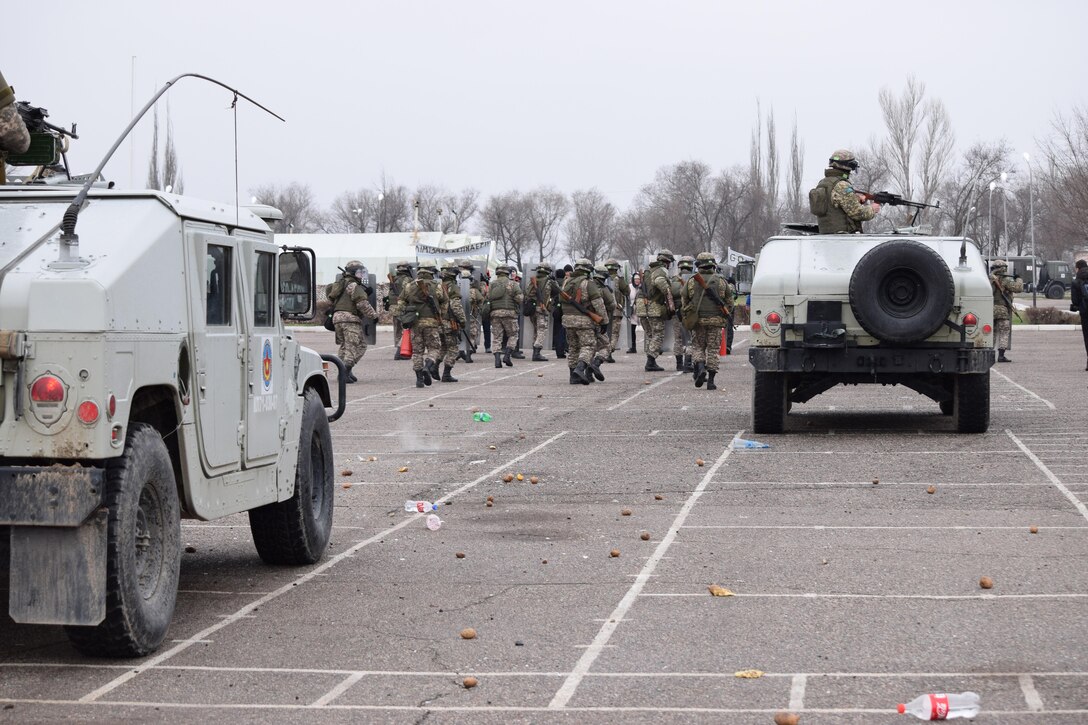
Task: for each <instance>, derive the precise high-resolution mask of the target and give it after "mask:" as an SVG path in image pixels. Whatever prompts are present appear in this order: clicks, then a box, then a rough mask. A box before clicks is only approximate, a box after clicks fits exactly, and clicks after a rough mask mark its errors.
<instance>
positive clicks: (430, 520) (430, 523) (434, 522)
mask: <svg viewBox="0 0 1088 725" xmlns="http://www.w3.org/2000/svg"><path fill="white" fill-rule="evenodd" d="M427 528H428V529H430V530H431V531H438V530H439V529H441V528H442V519H440V518H438V514H431V515H430V516H428V517H427Z"/></svg>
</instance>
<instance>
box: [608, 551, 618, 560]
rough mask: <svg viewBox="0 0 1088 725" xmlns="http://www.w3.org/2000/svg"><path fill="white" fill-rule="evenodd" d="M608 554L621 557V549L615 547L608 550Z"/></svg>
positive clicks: (614, 557)
mask: <svg viewBox="0 0 1088 725" xmlns="http://www.w3.org/2000/svg"><path fill="white" fill-rule="evenodd" d="M608 555H609V556H611V557H612V558H613V559H616V558H619V555H620V550H619V549H613V550H612V551H610V552H608Z"/></svg>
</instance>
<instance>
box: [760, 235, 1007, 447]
mask: <svg viewBox="0 0 1088 725" xmlns="http://www.w3.org/2000/svg"><path fill="white" fill-rule="evenodd" d="M751 319H752V338H751V339H752V346H751V348H750V350H749V354H748V358H749V361H750V362H751V363H752V365H753V367H754V368H755V376H754V388H753V396H752V428H753V430H754V431H755V432H757V433H781V432H782V431H783V429H784V428H785V424H786V417H787V414H788V412H789V410H790V408H791V406H792V404H793V403H804V402H806V401H808V400H810V399H811V398H813V397H814V396H816V395H819V394H820V393H822V392H825V391H827V390H829V389H831V388H832V387H834V386H835V385H837V384H840V383H842V384H844V385H850V384H858V383H879V384H884V385H888V384H891V385H895V384H899V385H904V386H906V387H908V388H911V389H913V390H915V391H917V392H919V393H921V394H923V395H925V396H928V397H929V398H932V399H933V400H934V401H936V402H937V403H938V404H939V406H940V410H941V412H942V413H944V414H945V415H951V416H953V418H954V420H955V425H956V429H957V430H958V431H960V432H965V433H966V432H984V431H985V430H986V429H987V428H988V427H989V420H990V368H991V367H992V366H993V363H994V350H993V293H992V291H991V287H990V281H989V275H988V273H987V269H986V263H985V262H984V261H983V259H982V256H981V255H980V253H979V250H978V247H976V246H975V243H974V242H972V241H971V240H969V239H966V238H962V237H956V238H950V237H926V236H914V235H906V236H905V235H901V234H883V235H881V234H831V235H819V234H814V235H802V236H782V237H772V238H771V239H769V240H767V242H766V244H764V246H763V249H762V250H761V252H760V255H759V258H758V261H757V262H756V268H755V274H754V278H753V280H752V298H751Z"/></svg>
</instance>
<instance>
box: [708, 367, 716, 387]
mask: <svg viewBox="0 0 1088 725" xmlns="http://www.w3.org/2000/svg"><path fill="white" fill-rule="evenodd" d="M717 374H718V371H717V370H711V371H710V372H709V373H707V375H709V376H710V377H708V378H707V380H706V389H707V390H717V389H718V386H717V385H715V384H714V376H715V375H717Z"/></svg>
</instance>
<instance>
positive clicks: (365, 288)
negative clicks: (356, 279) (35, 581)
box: [363, 284, 374, 297]
mask: <svg viewBox="0 0 1088 725" xmlns="http://www.w3.org/2000/svg"><path fill="white" fill-rule="evenodd" d="M363 291H364V292H366V296H367V297H369V296H370V295H372V294H374V288H373V287H369V286H367V285H365V284H364V285H363Z"/></svg>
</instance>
